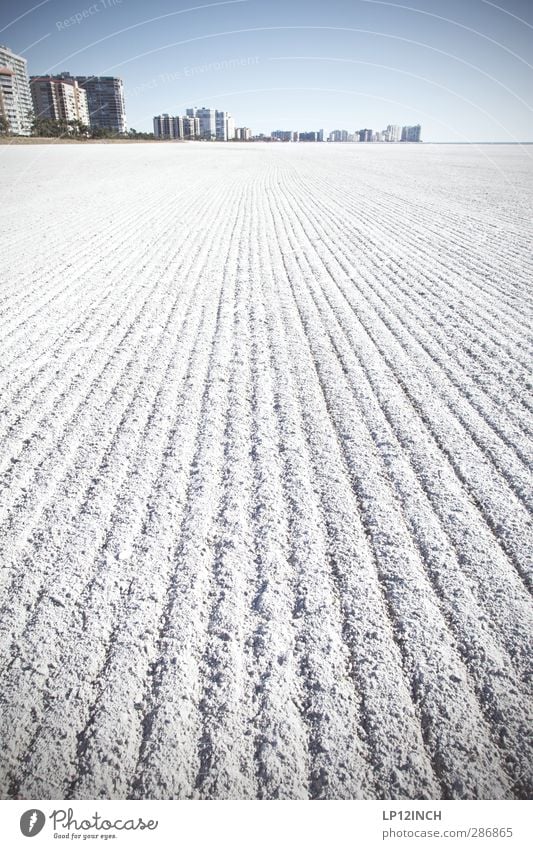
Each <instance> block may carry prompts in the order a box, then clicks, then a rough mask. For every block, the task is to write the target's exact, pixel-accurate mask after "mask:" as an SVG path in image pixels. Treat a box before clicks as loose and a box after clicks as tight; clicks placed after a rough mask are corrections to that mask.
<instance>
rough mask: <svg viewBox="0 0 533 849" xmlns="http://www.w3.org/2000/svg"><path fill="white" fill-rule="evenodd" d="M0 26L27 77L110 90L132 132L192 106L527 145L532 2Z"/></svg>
mask: <svg viewBox="0 0 533 849" xmlns="http://www.w3.org/2000/svg"><path fill="white" fill-rule="evenodd" d="M202 7H203V8H202ZM408 7H410V8H408ZM30 10H31V11H30ZM186 10H190V11H186ZM417 10H418V11H417ZM421 12H424V14H422V13H421ZM176 13H179V14H176ZM76 15H77V16H78V18H77V20H76ZM0 16H1V18H0V43H3V44H6V45H7V46H8V47H10V48H11V49H12V50H14V51H15V52H17V53H22V54H23V55H24V56H25V57H26V58H27V60H28V67H29V73H30V74H40V73H46V72H54V71H55V72H58V71H63V70H68V71H71V72H72V73H74V74H109V75H116V76H120V77H122V78H123V80H124V85H125V91H126V112H127V120H128V124H129V126H130V127H135V128H136V129H143V130H149V129H151V128H152V116H153V115H155V114H158V113H160V112H169V113H173V114H177V113H180V112H181V111H182V110H183V109H184V108H185V106H187V105H195V106H203V105H205V106H214V107H217V108H220V109H227V110H228V111H230V112H232V114H233V115H234V116H235V119H236V122H237V125H239V126H241V125H246V126H249V127H252V129H253V130H254V131H256V132H265V133H269V132H270V131H271V130H272V129H278V128H281V129H299V130H305V129H319V128H324V129H325V130H326V131H329V130H332V129H337V128H339V129H344V128H346V129H348V130H353V129H355V128H360V127H371V128H373V129H382V128H383V127H384V126H386V125H387V124H388V123H399V124H409V123H421V124H422V126H423V138H424V141H516V140H520V141H531V140H533V111H532V110H533V67H532V66H533V2H532V0H497V2H494V3H492V2H490V3H489V2H487V0H405V2H404V3H400V2H397V0H390V2H386V3H385V2H375V0H234V1H233V2H227V3H213V4H210V5H209V6H207V3H206V0H174V2H171V0H150V1H149V2H145V0H2V2H1V3H0ZM17 18H18V20H16V19H17ZM70 18H72V19H73V20H71V21H69V19H70ZM443 18H447V19H449V20H443ZM65 22H66V23H65ZM217 63H218V64H217Z"/></svg>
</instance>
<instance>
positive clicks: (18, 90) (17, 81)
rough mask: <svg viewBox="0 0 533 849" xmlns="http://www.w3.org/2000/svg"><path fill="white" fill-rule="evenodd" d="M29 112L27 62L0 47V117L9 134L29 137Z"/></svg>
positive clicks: (2, 46)
mask: <svg viewBox="0 0 533 849" xmlns="http://www.w3.org/2000/svg"><path fill="white" fill-rule="evenodd" d="M31 110H32V101H31V92H30V84H29V81H28V66H27V62H26V60H25V59H24V58H23V57H22V56H18V55H17V54H16V53H13V52H12V51H11V50H10V49H9V48H8V47H5V46H4V45H0V115H1V116H2V117H3V118H4V119H5V120H6V121H7V125H8V128H9V131H10V132H11V133H14V134H15V135H22V136H29V134H30V129H31V118H30V117H29V116H30V113H31Z"/></svg>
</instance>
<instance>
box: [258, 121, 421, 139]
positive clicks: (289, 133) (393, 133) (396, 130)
mask: <svg viewBox="0 0 533 849" xmlns="http://www.w3.org/2000/svg"><path fill="white" fill-rule="evenodd" d="M421 133H422V128H421V126H420V124H416V126H414V127H408V126H404V127H401V126H400V125H399V124H389V125H388V126H387V129H386V130H380V131H377V130H369V129H366V128H365V129H363V130H355V131H354V132H353V133H350V132H349V131H348V130H332V131H331V132H330V133H329V135H328V137H327V140H328V142H419V141H421V140H422V138H421ZM270 137H271V139H272V140H273V141H282V142H297V141H312V142H322V141H324V130H316V131H312V132H304V133H301V132H298V131H294V130H273V131H272V133H271V134H270Z"/></svg>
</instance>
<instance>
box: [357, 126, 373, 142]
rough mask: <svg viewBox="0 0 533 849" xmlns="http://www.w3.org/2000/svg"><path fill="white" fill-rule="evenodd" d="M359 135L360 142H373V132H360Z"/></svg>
mask: <svg viewBox="0 0 533 849" xmlns="http://www.w3.org/2000/svg"><path fill="white" fill-rule="evenodd" d="M358 133H359V141H360V142H371V141H372V135H373V133H372V130H367V129H364V130H358Z"/></svg>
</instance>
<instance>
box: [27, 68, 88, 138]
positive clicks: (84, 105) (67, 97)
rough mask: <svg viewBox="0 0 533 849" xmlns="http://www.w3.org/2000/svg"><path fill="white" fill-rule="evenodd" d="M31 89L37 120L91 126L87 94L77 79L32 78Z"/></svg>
mask: <svg viewBox="0 0 533 849" xmlns="http://www.w3.org/2000/svg"><path fill="white" fill-rule="evenodd" d="M30 88H31V96H32V99H33V109H34V113H35V117H36V118H51V119H52V120H54V121H60V120H64V121H80V122H81V123H82V124H85V125H86V126H90V119H89V106H88V101H87V92H86V91H84V89H82V88H81V86H79V85H78V83H77V81H76V80H75V79H62V78H61V77H52V76H44V77H30Z"/></svg>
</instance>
